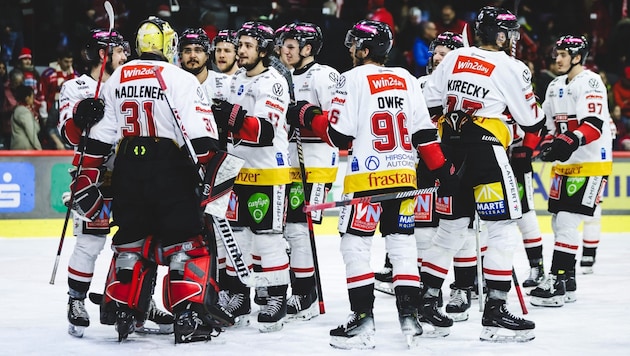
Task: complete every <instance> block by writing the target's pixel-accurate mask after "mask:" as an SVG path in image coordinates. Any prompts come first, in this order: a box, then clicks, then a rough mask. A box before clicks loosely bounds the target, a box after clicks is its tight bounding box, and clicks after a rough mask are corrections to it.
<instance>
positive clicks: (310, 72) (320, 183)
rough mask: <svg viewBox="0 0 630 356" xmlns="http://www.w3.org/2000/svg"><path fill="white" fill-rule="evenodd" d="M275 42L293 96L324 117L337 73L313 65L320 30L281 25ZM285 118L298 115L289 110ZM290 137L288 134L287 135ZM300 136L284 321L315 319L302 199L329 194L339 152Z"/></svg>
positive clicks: (294, 156)
mask: <svg viewBox="0 0 630 356" xmlns="http://www.w3.org/2000/svg"><path fill="white" fill-rule="evenodd" d="M280 41H281V43H282V47H281V52H282V53H281V56H282V57H284V58H285V59H286V61H287V64H288V65H289V66H291V67H292V68H293V84H294V86H295V87H296V88H299V90H298V91H297V92H296V93H295V100H296V101H297V102H298V103H300V104H301V103H304V102H307V103H310V104H312V105H315V106H319V107H321V109H322V110H323V112H324V115H327V113H328V109H329V108H330V104H331V100H332V96H333V93H334V88H335V85H336V84H337V78H338V77H339V72H337V70H335V69H334V68H332V67H329V66H326V65H321V64H319V63H317V62H315V56H316V55H317V54H318V53H319V51H320V49H321V48H322V44H323V39H322V32H321V29H320V28H319V26H317V25H315V24H312V23H307V22H298V23H293V24H290V25H287V26H286V29H285V30H284V32H283V33H282V34H281V35H280ZM289 114H293V115H297V114H298V113H297V112H296V111H295V110H289ZM295 135H296V133H295V132H293V135H292V136H295ZM300 135H301V138H302V147H303V154H304V162H302V163H303V164H304V166H305V169H306V172H307V173H306V179H307V186H306V187H302V180H301V178H300V177H301V175H300V168H299V163H300V162H299V157H298V151H297V144H296V139H295V137H292V138H291V140H290V141H291V142H290V144H289V155H290V157H291V166H292V169H291V170H292V174H291V176H292V177H293V183H291V185H289V188H288V189H289V206H288V208H287V224H286V229H285V237H286V239H287V241H288V242H289V247H290V250H291V255H290V260H291V270H292V271H293V272H294V274H295V279H294V280H293V281H292V283H291V290H292V293H293V295H292V296H291V297H290V298H289V300H288V301H287V314H288V316H289V317H288V319H301V320H308V319H311V318H313V317H314V316H317V315H318V309H317V303H316V301H317V292H316V286H315V277H314V271H315V268H314V263H313V255H312V251H311V246H310V237H309V231H308V229H309V227H308V226H307V220H306V214H305V213H304V212H303V211H302V208H303V207H304V200H305V199H308V201H309V202H310V204H318V203H323V202H324V201H326V196H327V194H328V191H329V190H330V188H331V187H332V182H334V181H335V178H336V176H337V165H338V162H339V149H338V148H337V147H331V146H330V145H328V144H327V143H326V142H323V141H322V140H321V139H320V138H319V137H318V136H316V135H315V134H314V133H313V132H312V131H309V130H300ZM310 214H311V220H312V222H313V223H317V224H320V223H321V221H322V217H323V214H322V212H321V211H314V212H312V213H310Z"/></svg>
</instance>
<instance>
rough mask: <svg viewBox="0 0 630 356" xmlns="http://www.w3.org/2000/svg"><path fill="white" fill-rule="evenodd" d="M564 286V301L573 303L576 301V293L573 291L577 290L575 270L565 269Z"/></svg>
mask: <svg viewBox="0 0 630 356" xmlns="http://www.w3.org/2000/svg"><path fill="white" fill-rule="evenodd" d="M564 286H565V294H564V302H565V303H575V302H576V301H577V295H576V293H575V291H576V290H577V283H576V282H575V270H573V271H567V279H566V282H565V285H564Z"/></svg>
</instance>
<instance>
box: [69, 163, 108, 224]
mask: <svg viewBox="0 0 630 356" xmlns="http://www.w3.org/2000/svg"><path fill="white" fill-rule="evenodd" d="M74 175H75V177H74V179H73V180H72V183H71V184H70V190H71V191H72V189H74V200H73V201H72V210H74V211H75V212H76V213H77V214H78V215H79V216H80V217H82V218H84V219H85V220H89V221H92V220H94V219H95V218H96V217H97V216H98V214H100V212H101V209H102V208H103V195H102V194H101V191H100V190H99V189H98V185H99V177H100V175H101V171H100V170H99V169H98V168H81V173H80V174H79V175H78V176H76V172H75V173H74Z"/></svg>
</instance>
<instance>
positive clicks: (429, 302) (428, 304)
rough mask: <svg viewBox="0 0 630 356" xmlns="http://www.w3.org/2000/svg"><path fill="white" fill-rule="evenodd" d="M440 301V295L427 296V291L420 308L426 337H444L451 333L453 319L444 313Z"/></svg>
mask: <svg viewBox="0 0 630 356" xmlns="http://www.w3.org/2000/svg"><path fill="white" fill-rule="evenodd" d="M438 303H439V301H438V297H433V296H427V293H425V295H424V297H423V301H422V303H421V305H420V308H418V321H419V322H420V323H421V324H422V326H423V329H424V334H423V336H424V337H444V336H448V335H449V334H450V333H451V326H453V319H451V318H449V317H448V316H447V315H444V314H443V313H442V311H441V310H440V307H439V306H438ZM425 325H427V327H425Z"/></svg>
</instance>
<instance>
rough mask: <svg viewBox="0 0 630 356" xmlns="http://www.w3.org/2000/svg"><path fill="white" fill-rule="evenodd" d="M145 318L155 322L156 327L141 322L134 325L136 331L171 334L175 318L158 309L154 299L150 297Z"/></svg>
mask: <svg viewBox="0 0 630 356" xmlns="http://www.w3.org/2000/svg"><path fill="white" fill-rule="evenodd" d="M146 319H147V320H150V321H152V322H154V323H155V324H157V328H152V327H149V326H147V325H146V323H141V324H140V325H136V332H137V333H140V334H165V335H166V334H171V333H173V322H174V320H175V318H174V317H173V315H171V314H170V313H167V312H165V311H162V310H160V309H158V307H157V305H156V304H155V301H154V300H153V299H151V303H150V304H149V310H148V311H147V317H146Z"/></svg>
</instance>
